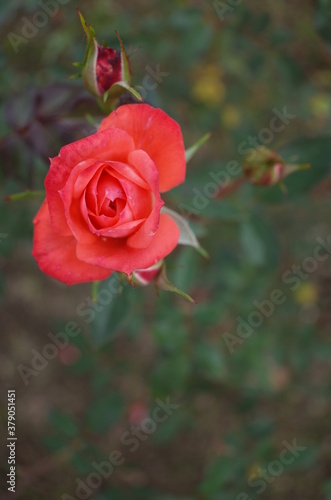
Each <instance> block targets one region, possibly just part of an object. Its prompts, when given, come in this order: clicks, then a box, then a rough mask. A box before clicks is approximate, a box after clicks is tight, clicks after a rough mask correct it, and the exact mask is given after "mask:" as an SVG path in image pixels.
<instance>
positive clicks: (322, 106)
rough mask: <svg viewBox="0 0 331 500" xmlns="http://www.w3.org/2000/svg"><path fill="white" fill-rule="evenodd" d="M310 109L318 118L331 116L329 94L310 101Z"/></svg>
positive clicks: (317, 96) (320, 95)
mask: <svg viewBox="0 0 331 500" xmlns="http://www.w3.org/2000/svg"><path fill="white" fill-rule="evenodd" d="M309 109H310V110H311V112H312V113H313V115H315V116H317V117H318V118H328V117H329V116H331V99H330V96H329V95H327V94H316V95H314V96H313V97H312V98H311V99H310V101H309Z"/></svg>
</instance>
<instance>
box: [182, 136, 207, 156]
mask: <svg viewBox="0 0 331 500" xmlns="http://www.w3.org/2000/svg"><path fill="white" fill-rule="evenodd" d="M210 135H211V134H209V133H208V134H205V135H204V136H203V137H201V139H199V140H198V141H197V142H196V143H195V144H193V146H191V147H190V148H189V149H187V150H186V151H185V158H186V163H188V162H189V161H190V160H191V158H193V156H194V155H195V153H196V152H197V151H198V150H199V149H200V148H201V146H202V145H203V144H204V143H205V142H207V141H208V139H209V138H210Z"/></svg>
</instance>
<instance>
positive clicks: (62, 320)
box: [0, 0, 331, 500]
mask: <svg viewBox="0 0 331 500" xmlns="http://www.w3.org/2000/svg"><path fill="white" fill-rule="evenodd" d="M46 4H47V1H46V0H45V1H44V2H42V1H40V2H37V1H33V0H24V1H23V0H15V1H11V2H2V4H1V8H0V23H1V34H2V44H1V54H0V65H1V71H0V81H1V125H0V126H1V154H0V162H1V181H2V183H1V191H2V197H3V196H6V195H8V194H10V193H16V192H21V191H25V190H26V189H33V190H40V189H43V179H44V177H45V175H46V173H47V169H48V157H52V156H55V155H56V154H57V153H58V151H59V149H60V147H61V146H62V145H64V144H67V143H69V142H72V141H73V140H76V139H79V138H82V137H85V136H86V135H89V134H91V133H93V131H94V130H95V122H98V121H99V120H100V119H101V118H102V113H101V111H100V110H99V109H98V107H97V105H96V103H95V101H94V99H93V98H92V97H91V96H89V95H88V94H87V93H86V91H85V90H84V88H83V85H82V82H81V80H79V79H78V80H71V79H69V78H68V77H69V76H70V75H71V74H73V73H74V72H75V68H73V67H72V66H71V63H72V62H73V61H82V59H83V55H84V50H85V40H84V35H83V32H82V29H81V26H80V23H79V20H78V16H77V13H76V4H75V3H74V2H73V0H69V1H66V2H65V1H64V0H62V2H61V3H60V1H58V2H56V0H53V3H52V5H53V9H54V10H53V14H52V15H51V14H49V15H47V16H46V17H47V21H46V22H44V23H43V21H42V19H44V17H45V16H41V17H40V16H39V17H38V15H37V16H36V12H38V11H39V12H40V11H41V12H45V9H44V10H43V9H42V5H46ZM54 5H55V7H54ZM78 6H79V8H80V10H81V11H82V12H83V14H84V16H85V18H86V19H87V21H88V22H90V23H91V24H92V25H93V27H94V28H95V30H96V33H97V36H98V40H99V41H100V42H102V41H103V40H104V41H105V42H107V44H108V45H110V46H116V44H117V39H116V36H115V33H114V29H115V28H117V30H118V31H119V33H120V34H121V37H122V39H123V41H124V43H125V46H126V47H127V49H128V51H129V53H131V54H132V56H131V63H132V68H133V85H134V86H136V87H137V88H138V87H139V86H141V85H144V84H143V82H144V79H145V77H146V75H153V71H154V75H155V72H156V74H157V67H159V72H161V73H162V75H161V76H160V77H157V78H156V79H155V76H154V80H149V82H151V81H152V82H153V81H154V83H155V84H156V85H153V86H154V87H155V88H154V89H153V90H148V91H147V92H146V101H147V102H149V103H150V104H152V105H155V106H159V107H162V108H163V109H164V110H165V111H166V112H167V113H169V114H170V115H171V116H172V117H174V118H175V119H176V120H177V121H178V122H179V123H180V124H181V126H182V130H183V135H184V139H185V144H186V146H187V147H188V146H191V145H192V144H193V143H194V142H195V141H196V140H197V139H199V138H200V137H201V136H202V135H203V134H205V133H206V132H211V134H212V136H211V139H210V140H209V142H208V143H207V144H206V145H205V146H204V147H203V148H202V149H201V150H200V151H199V153H197V155H196V156H195V157H194V159H193V160H192V161H191V162H190V164H189V168H188V173H187V182H186V183H185V185H183V186H180V187H178V188H176V190H174V191H173V192H171V193H167V196H166V202H167V204H168V206H170V207H171V208H173V209H175V210H176V209H177V210H178V206H179V204H180V203H185V204H186V205H187V206H193V205H192V203H193V199H194V196H195V195H196V193H197V190H198V191H199V192H200V193H203V192H204V191H203V190H204V188H205V186H206V184H207V183H208V182H210V172H212V171H213V172H219V171H221V170H222V169H225V168H226V166H227V164H228V162H229V161H231V160H236V161H238V162H239V163H240V162H241V161H242V158H243V156H242V154H241V152H240V150H239V147H240V144H242V142H243V141H247V140H248V138H249V136H253V137H254V136H258V134H259V132H260V131H261V130H262V129H263V128H268V127H269V124H270V120H271V119H272V117H273V116H274V111H273V110H274V109H275V108H276V109H277V110H279V111H282V110H283V108H284V107H286V108H287V110H288V112H289V113H291V114H293V115H295V118H293V119H291V120H289V123H288V124H287V125H286V127H284V129H283V130H282V131H280V132H279V133H275V134H274V137H273V138H272V140H271V141H270V142H269V143H268V144H267V145H268V147H270V148H272V149H275V150H277V151H278V152H280V153H281V154H282V155H283V156H284V157H285V158H287V159H288V160H291V161H302V162H309V163H311V165H312V167H311V169H310V170H309V171H305V172H300V173H296V174H293V176H292V177H291V178H289V181H288V182H286V184H287V193H283V192H282V191H281V190H280V189H279V188H278V187H273V188H258V187H253V186H251V185H249V184H245V185H243V186H241V187H240V188H239V189H237V190H234V191H233V192H232V193H229V195H228V196H223V197H219V198H218V199H216V197H213V198H212V199H208V203H206V204H205V205H206V206H204V207H203V208H202V209H201V210H199V213H198V214H194V215H193V216H192V217H190V220H191V225H192V227H193V228H194V230H195V232H196V234H197V235H198V236H199V239H200V241H201V243H202V245H203V247H204V248H206V250H207V251H208V253H209V255H210V259H209V260H205V259H204V258H203V257H201V256H200V255H199V254H198V253H197V252H196V251H195V250H194V249H190V248H184V247H182V248H178V249H176V251H175V252H174V253H173V255H171V257H170V258H169V259H168V274H169V277H171V280H172V281H173V282H174V283H175V284H176V285H177V286H179V287H180V288H181V289H183V290H185V291H187V292H188V293H189V294H190V295H191V296H192V297H194V299H195V300H196V302H197V304H190V303H188V302H186V301H185V299H183V298H182V297H179V296H176V295H174V294H170V293H166V292H162V291H161V292H160V294H159V296H156V294H155V291H154V288H153V286H149V287H147V288H137V287H136V288H134V289H133V288H130V287H129V286H127V287H124V289H123V291H122V293H121V294H115V295H114V297H113V299H112V301H111V303H110V304H109V305H107V307H105V306H102V305H101V304H100V303H99V304H98V303H97V304H96V308H98V310H97V311H96V314H95V319H94V320H93V321H92V322H91V323H87V321H86V319H87V316H86V315H85V316H83V315H82V314H79V311H80V310H81V309H79V307H85V306H86V304H87V301H88V300H89V298H90V297H91V285H89V284H86V285H79V286H74V287H66V286H65V285H63V284H61V283H57V282H55V281H54V280H52V279H50V278H48V277H47V276H45V275H43V274H42V273H41V272H40V271H39V269H38V267H37V265H36V263H35V262H34V259H33V258H32V256H31V248H32V231H33V225H32V219H33V216H34V214H35V213H36V211H37V210H38V208H39V206H40V204H41V199H31V200H25V201H17V202H1V214H0V218H1V220H0V233H1V234H0V237H1V238H0V253H1V265H2V268H3V273H2V276H1V315H0V317H1V321H2V323H3V328H2V330H1V332H2V333H1V352H0V372H1V404H2V409H1V417H2V418H1V421H2V423H3V425H2V428H1V434H2V439H1V440H2V443H1V450H2V451H1V454H2V456H1V463H2V466H1V471H2V472H1V488H2V490H1V491H2V493H1V498H7V496H6V490H7V486H6V474H7V472H8V464H7V450H6V447H5V445H4V443H5V438H6V435H7V434H6V426H7V420H6V409H7V408H6V397H7V390H8V389H11V388H15V389H16V397H17V437H18V442H17V493H16V495H15V496H14V495H12V494H10V495H11V496H12V497H13V498H14V497H15V498H23V499H65V498H71V499H72V498H93V499H95V500H106V499H112V500H122V499H125V500H131V499H132V500H140V499H141V500H249V499H272V500H276V499H277V500H278V499H284V500H311V499H314V500H319V499H324V500H330V499H331V456H330V451H331V435H330V417H331V401H330V395H331V390H330V374H331V373H330V372H331V370H330V367H331V364H330V360H331V345H330V306H331V274H330V259H329V258H326V259H325V261H323V262H318V263H317V266H315V267H314V271H312V272H309V273H305V274H304V276H305V277H301V278H299V279H297V281H296V282H295V283H297V286H295V287H294V282H293V281H292V282H291V283H288V282H286V281H284V277H283V274H284V273H286V272H287V271H288V272H289V273H290V276H293V274H292V273H294V271H292V266H302V263H303V262H304V261H305V259H307V258H311V257H313V256H314V250H315V249H316V246H317V245H318V244H317V238H323V239H324V240H326V238H327V236H328V235H329V234H330V191H331V178H330V174H329V172H330V163H331V162H330V157H331V133H330V131H331V130H330V129H331V120H330V117H331V93H330V91H331V47H330V41H331V37H330V33H331V29H330V28H331V26H330V16H331V2H330V1H329V0H320V1H313V0H292V1H291V2H287V1H285V0H278V1H277V2H275V1H273V0H266V1H265V2H261V1H258V0H250V1H248V0H243V1H242V2H240V1H238V0H237V1H234V0H231V1H230V0H224V2H221V1H219V2H213V1H212V0H203V1H202V0H201V1H200V0H195V1H193V0H192V1H185V0H181V1H180V0H178V1H175V0H171V1H170V0H169V1H167V2H162V1H160V0H149V1H144V0H136V1H135V2H129V1H127V0H121V1H110V0H108V1H103V0H95V1H93V2H88V1H87V0H84V1H81V0H79V4H78ZM49 9H51V7H49ZM223 13H224V16H223ZM36 20H37V24H38V23H39V24H43V26H39V27H37V28H36V26H35V24H36V23H35V21H36ZM29 23H32V27H31V24H29ZM24 26H25V28H24ZM10 33H11V34H14V37H13V35H10V36H8V35H9V34H10ZM15 36H19V37H23V38H15ZM137 47H140V48H139V50H137V51H135V49H136V48H137ZM151 69H152V73H151ZM159 74H160V73H159ZM152 78H153V77H152ZM158 80H159V81H158ZM145 82H146V80H145ZM259 142H260V143H261V140H260V141H259ZM326 255H328V254H326ZM296 273H297V271H296ZM294 274H295V273H294ZM287 276H289V275H288V274H287ZM102 286H103V285H102ZM106 286H107V285H106ZM294 288H295V289H294ZM275 289H280V290H282V291H283V294H284V297H285V300H284V301H283V303H282V304H281V305H277V306H275V308H274V311H273V313H272V314H270V315H269V317H265V316H264V318H263V322H262V324H261V325H260V326H258V327H256V328H253V329H252V332H250V334H249V335H247V338H246V339H245V340H244V341H241V343H239V342H238V343H236V344H235V345H234V347H233V349H229V347H228V345H227V342H226V340H225V338H226V337H227V335H226V334H232V335H237V327H238V317H239V316H240V317H241V318H242V319H243V320H244V321H247V319H248V317H249V315H250V314H251V313H252V312H253V311H256V310H257V309H256V305H254V302H255V301H258V302H259V303H261V302H262V301H264V300H266V299H269V298H270V294H271V293H272V291H273V290H275ZM82 304H85V306H81V305H82ZM89 307H94V306H89ZM68 322H75V323H76V324H77V325H78V327H79V328H80V329H81V330H82V333H81V334H79V335H76V336H75V337H72V338H71V339H70V343H69V344H68V346H66V347H65V348H63V349H58V352H57V355H56V357H55V358H54V359H50V360H48V361H47V362H46V366H44V367H42V368H40V371H38V370H36V371H35V372H34V373H32V372H29V373H30V375H29V376H28V377H26V378H25V381H26V382H27V383H26V384H25V383H24V380H23V379H24V377H22V376H20V373H19V369H18V367H20V366H21V367H22V366H24V367H27V368H30V369H31V368H32V367H33V365H32V358H33V355H34V354H33V353H35V352H36V351H37V352H39V353H41V352H42V350H43V348H44V347H45V345H46V344H47V343H50V340H49V337H48V336H47V335H48V334H49V332H52V333H53V334H56V333H58V332H61V331H64V329H65V327H66V325H68ZM249 331H250V330H249ZM227 338H228V337H227ZM237 338H238V337H237ZM241 340H242V339H241ZM40 363H42V361H41V362H40ZM40 366H41V365H40ZM20 370H22V368H21V369H20ZM27 373H28V372H27ZM167 398H168V400H169V401H170V402H171V403H172V404H174V405H179V407H177V408H176V409H173V410H172V411H171V414H170V415H169V416H168V418H167V419H166V420H165V421H164V422H162V423H158V424H157V425H156V424H155V425H154V426H153V424H148V425H149V426H150V427H148V425H147V424H146V418H149V417H150V416H151V415H152V414H153V409H154V408H155V407H156V406H157V405H158V403H157V401H162V402H166V401H167ZM169 413H170V412H169ZM132 426H133V427H134V428H136V427H139V426H142V428H143V429H144V428H145V429H147V430H151V429H152V432H150V433H148V432H142V434H141V436H142V438H136V439H138V446H137V449H135V450H134V451H132V450H131V451H130V448H136V447H135V446H133V445H132V446H130V445H128V444H125V443H124V444H123V435H126V436H128V435H129V436H132V432H135V431H132V429H133V427H132ZM146 426H147V427H146ZM125 433H126V434H125ZM285 442H287V443H289V444H293V443H294V442H296V443H297V445H298V446H300V447H301V451H300V452H297V453H296V455H292V457H293V458H294V459H293V460H292V461H291V460H288V462H291V463H286V464H285V463H283V462H282V460H281V457H282V456H283V455H282V452H283V451H284V449H285V448H286V445H285V444H284V443H285ZM284 447H285V448H284ZM113 450H119V451H121V453H122V455H123V457H124V463H123V464H122V465H119V466H116V467H114V470H113V471H112V473H111V474H110V475H109V477H108V478H104V479H102V481H101V484H100V485H99V487H98V488H96V487H93V488H90V492H87V493H85V495H86V496H85V497H83V496H76V494H75V489H76V487H77V478H80V479H81V480H82V481H84V482H86V480H87V478H88V477H89V475H90V474H91V473H92V472H95V469H94V468H93V466H92V463H93V462H97V463H100V462H102V461H104V460H107V459H108V457H109V453H111V452H112V451H113ZM289 456H290V455H287V458H288V457H289ZM275 461H276V462H277V463H276V465H275ZM277 464H278V465H277ZM91 481H92V482H93V479H92V480H91ZM64 494H67V495H68V496H67V497H66V496H63V495H64ZM69 495H71V496H69ZM8 498H9V497H8Z"/></svg>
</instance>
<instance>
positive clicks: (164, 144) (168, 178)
mask: <svg viewBox="0 0 331 500" xmlns="http://www.w3.org/2000/svg"><path fill="white" fill-rule="evenodd" d="M109 127H116V128H118V129H122V130H125V131H127V132H128V133H129V134H130V136H131V137H132V138H133V140H134V143H135V146H136V149H142V150H144V151H146V153H148V155H149V156H150V157H151V159H152V160H153V161H154V163H155V165H156V166H157V169H158V171H159V183H160V184H159V187H160V192H161V193H163V192H164V191H168V190H169V189H171V188H173V187H175V186H177V185H178V184H181V183H182V182H184V180H185V172H186V160H185V148H184V142H183V136H182V132H181V129H180V126H179V125H178V123H177V122H175V120H173V119H172V118H170V116H168V115H167V114H166V113H165V112H164V111H162V110H161V109H158V108H153V107H152V106H149V105H148V104H127V105H125V106H120V107H119V108H118V109H117V110H116V111H113V112H112V113H111V114H110V115H109V116H108V117H107V118H105V119H104V120H102V122H101V125H100V128H99V131H102V130H106V129H107V128H109Z"/></svg>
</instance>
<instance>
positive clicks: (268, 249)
mask: <svg viewBox="0 0 331 500" xmlns="http://www.w3.org/2000/svg"><path fill="white" fill-rule="evenodd" d="M239 236H240V242H241V247H242V250H243V255H244V258H245V260H246V261H248V262H249V263H250V264H252V265H253V266H257V267H261V266H269V267H275V266H276V265H277V264H278V259H279V245H278V241H277V238H276V236H275V233H274V231H273V229H272V227H271V225H270V223H269V222H268V221H266V220H264V219H263V218H262V217H259V216H258V215H257V214H252V217H251V219H250V220H249V221H244V222H242V224H241V226H240V233H239Z"/></svg>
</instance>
